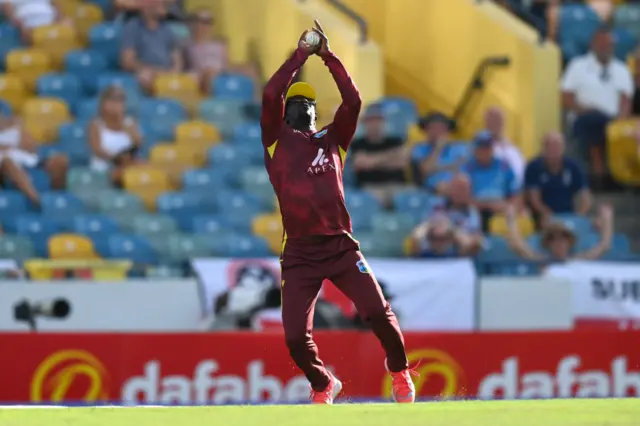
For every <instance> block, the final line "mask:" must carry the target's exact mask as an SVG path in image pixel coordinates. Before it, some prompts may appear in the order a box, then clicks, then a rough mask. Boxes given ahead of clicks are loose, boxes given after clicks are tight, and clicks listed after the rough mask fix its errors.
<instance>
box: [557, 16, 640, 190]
mask: <svg viewBox="0 0 640 426" xmlns="http://www.w3.org/2000/svg"><path fill="white" fill-rule="evenodd" d="M633 89H634V88H633V80H632V77H631V73H630V72H629V69H628V68H627V65H626V64H625V63H623V62H622V61H619V60H618V59H616V58H615V56H614V51H613V38H612V34H611V32H610V30H609V29H607V28H602V29H600V30H598V31H597V32H596V34H595V35H594V36H593V40H592V42H591V52H589V53H588V54H587V55H584V56H581V57H578V58H575V59H573V60H572V61H571V62H570V63H569V66H568V68H567V70H566V72H565V74H564V77H563V79H562V103H563V106H564V108H565V109H566V110H568V111H570V112H572V113H573V114H574V115H575V122H574V125H573V136H574V138H576V139H577V141H578V142H579V143H580V144H582V145H583V146H588V147H589V157H590V163H591V167H592V172H593V173H594V174H595V177H596V178H597V182H596V183H597V184H598V185H601V184H602V183H603V182H604V180H603V179H604V178H605V175H606V166H605V156H604V152H605V150H604V148H605V145H606V130H607V125H608V124H609V121H611V120H612V119H615V118H625V117H627V116H628V115H629V113H630V109H631V97H632V96H633Z"/></svg>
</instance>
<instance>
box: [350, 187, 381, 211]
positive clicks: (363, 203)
mask: <svg viewBox="0 0 640 426" xmlns="http://www.w3.org/2000/svg"><path fill="white" fill-rule="evenodd" d="M345 198H346V200H345V201H346V204H347V209H348V210H349V213H351V214H360V213H362V214H365V213H366V214H369V215H373V214H374V213H377V212H379V211H380V210H381V209H382V206H381V205H380V203H379V202H378V200H377V199H376V197H374V196H373V195H372V194H371V193H370V192H366V191H358V190H351V191H349V192H347V194H346V196H345Z"/></svg>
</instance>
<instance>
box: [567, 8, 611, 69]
mask: <svg viewBox="0 0 640 426" xmlns="http://www.w3.org/2000/svg"><path fill="white" fill-rule="evenodd" d="M601 25H602V22H601V20H600V17H599V16H598V14H597V13H596V12H595V11H594V10H593V9H592V8H591V7H589V6H588V5H584V4H569V5H564V6H562V7H561V9H560V20H559V25H558V44H559V45H560V47H561V49H562V53H563V54H564V56H565V58H566V59H567V60H570V59H572V58H573V57H575V56H577V55H582V54H584V53H586V52H587V50H588V48H589V43H590V42H591V38H592V36H593V34H594V33H595V31H596V30H597V29H598V27H600V26H601Z"/></svg>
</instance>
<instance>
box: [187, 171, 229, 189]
mask: <svg viewBox="0 0 640 426" xmlns="http://www.w3.org/2000/svg"><path fill="white" fill-rule="evenodd" d="M234 172H235V170H232V169H224V168H217V169H213V168H205V169H189V170H187V171H185V172H184V173H183V175H182V185H183V187H184V189H185V190H186V191H189V190H192V191H203V192H207V191H208V192H209V193H213V192H215V191H219V190H222V189H230V187H232V182H233V180H232V179H231V176H232V175H234Z"/></svg>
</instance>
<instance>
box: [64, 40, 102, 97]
mask: <svg viewBox="0 0 640 426" xmlns="http://www.w3.org/2000/svg"><path fill="white" fill-rule="evenodd" d="M64 68H65V70H66V71H67V72H68V73H71V74H73V75H75V76H76V77H77V78H78V80H79V81H80V84H81V86H82V89H83V91H84V93H85V94H86V95H88V96H95V95H96V94H97V92H98V76H99V75H100V74H102V73H103V72H105V71H106V70H107V68H108V63H107V59H106V58H105V57H104V55H103V54H101V53H100V52H96V51H93V50H74V51H72V52H69V53H67V56H65V58H64Z"/></svg>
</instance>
